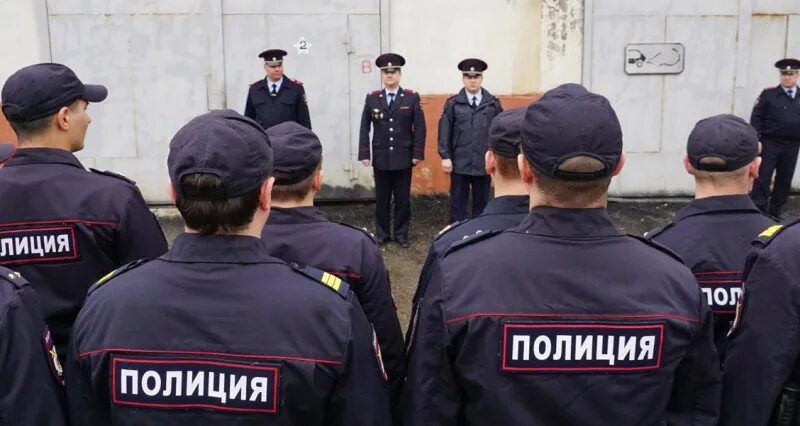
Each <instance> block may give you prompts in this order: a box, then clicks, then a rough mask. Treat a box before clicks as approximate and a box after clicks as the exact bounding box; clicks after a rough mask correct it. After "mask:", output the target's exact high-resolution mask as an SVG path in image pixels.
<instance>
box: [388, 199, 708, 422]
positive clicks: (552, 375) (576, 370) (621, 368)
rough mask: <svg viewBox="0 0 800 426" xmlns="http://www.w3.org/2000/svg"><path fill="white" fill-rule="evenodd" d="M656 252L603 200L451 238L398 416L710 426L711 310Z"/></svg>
mask: <svg viewBox="0 0 800 426" xmlns="http://www.w3.org/2000/svg"><path fill="white" fill-rule="evenodd" d="M481 236H484V237H483V238H482V237H481ZM662 250H664V249H662V248H657V247H654V246H651V245H650V244H648V243H645V242H643V241H640V240H638V239H635V238H632V237H628V236H625V235H622V234H620V233H619V232H618V231H617V229H616V228H615V227H614V225H613V224H612V222H611V220H610V218H609V216H608V214H607V212H606V210H605V209H583V210H581V209H574V210H573V209H554V208H546V207H537V208H534V209H533V210H532V211H531V214H530V216H529V217H528V218H526V219H525V220H524V221H523V222H522V223H521V224H520V225H519V226H518V227H516V228H512V229H509V230H507V231H505V232H502V233H499V234H493V233H482V234H479V235H478V236H476V237H472V238H470V239H468V240H466V241H465V242H462V243H458V244H455V245H454V246H453V247H452V248H451V249H450V251H449V252H448V254H446V255H445V256H444V258H443V259H442V260H441V262H439V263H437V264H435V265H434V266H433V270H432V273H431V283H430V286H429V287H428V289H427V292H426V294H425V298H424V300H423V302H422V307H421V309H420V314H419V320H418V326H417V327H418V329H417V332H416V335H415V337H414V345H415V349H414V351H413V352H412V353H411V356H410V357H409V363H408V379H407V381H406V385H405V387H404V392H403V409H402V411H403V422H404V424H406V425H429V426H430V425H452V424H459V425H486V424H503V425H506V424H507V425H554V426H555V425H663V424H682V425H689V424H691V425H715V424H716V422H717V416H718V411H719V404H720V394H721V391H722V390H721V383H720V371H719V363H718V360H717V356H716V351H715V348H714V342H713V330H712V322H711V312H710V310H709V309H708V307H707V306H706V305H705V304H704V303H703V299H702V294H701V292H700V289H699V288H698V287H697V284H696V283H695V281H694V278H693V276H692V274H691V272H690V271H689V270H688V268H686V266H685V265H683V264H681V262H680V261H679V260H677V258H675V257H673V255H670V254H667V253H666V252H664V251H662Z"/></svg>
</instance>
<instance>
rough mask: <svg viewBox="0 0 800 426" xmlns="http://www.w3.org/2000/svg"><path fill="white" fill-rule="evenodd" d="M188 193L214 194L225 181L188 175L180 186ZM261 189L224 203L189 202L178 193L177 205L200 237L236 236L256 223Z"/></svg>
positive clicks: (218, 201)
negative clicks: (216, 235) (251, 223)
mask: <svg viewBox="0 0 800 426" xmlns="http://www.w3.org/2000/svg"><path fill="white" fill-rule="evenodd" d="M180 185H181V187H182V188H183V190H184V191H188V192H191V193H201V194H202V193H214V192H215V191H218V190H219V189H220V188H221V187H222V180H221V179H220V178H219V177H218V176H217V175H213V174H210V173H193V174H189V175H186V176H184V177H183V178H182V179H181V183H180ZM260 192H261V189H260V188H259V189H256V190H254V191H251V192H248V193H246V194H244V195H242V196H240V197H235V198H227V199H222V200H187V199H185V198H183V197H182V196H180V195H177V194H176V197H175V205H176V206H177V207H178V211H180V212H181V216H183V220H184V221H185V222H186V226H188V227H189V228H191V229H193V230H195V231H197V232H198V233H200V234H204V235H209V234H217V233H228V234H231V233H234V232H237V231H240V230H242V229H243V228H245V227H246V226H247V225H249V224H250V222H252V221H253V215H254V214H255V212H256V208H257V207H258V197H259V194H260Z"/></svg>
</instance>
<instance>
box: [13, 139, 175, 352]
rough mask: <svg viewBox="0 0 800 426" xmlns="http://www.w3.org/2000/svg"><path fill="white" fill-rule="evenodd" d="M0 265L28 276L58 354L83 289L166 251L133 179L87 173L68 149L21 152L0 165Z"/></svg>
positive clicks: (84, 293)
mask: <svg viewBox="0 0 800 426" xmlns="http://www.w3.org/2000/svg"><path fill="white" fill-rule="evenodd" d="M0 200H3V207H2V208H0V265H2V266H5V267H7V268H10V269H13V270H15V271H19V272H20V273H22V275H23V276H25V277H26V278H27V279H28V280H30V282H31V284H32V285H33V287H34V289H36V294H37V295H38V297H39V301H40V302H41V305H42V310H43V311H44V315H45V321H46V322H47V324H48V325H49V326H50V330H51V331H52V332H53V339H54V340H55V342H56V346H57V347H58V350H59V355H60V356H62V359H63V354H64V352H65V351H66V349H67V343H68V340H69V332H70V328H71V327H72V323H73V321H74V320H75V316H76V315H77V314H78V309H80V306H81V303H83V299H84V297H86V290H87V289H88V288H89V286H90V285H91V284H92V283H93V282H95V281H97V280H98V279H99V278H100V277H102V276H103V275H105V274H107V273H109V272H111V271H113V270H114V269H116V268H118V267H119V266H121V265H124V264H126V263H128V262H131V261H133V260H136V259H141V258H154V257H158V256H160V255H162V254H163V253H164V252H166V251H167V242H166V240H165V239H164V234H163V233H162V232H161V228H160V227H159V225H158V222H157V221H156V218H155V216H153V214H152V213H151V212H150V210H149V209H148V207H147V204H145V201H144V199H143V198H142V195H141V193H140V192H139V189H138V188H136V185H134V184H133V182H132V181H130V180H128V179H126V178H124V177H122V176H119V175H115V174H113V173H109V172H98V171H92V172H89V171H87V170H85V169H84V168H83V166H82V165H81V163H80V161H78V159H77V158H75V156H74V155H72V154H71V153H69V152H67V151H63V150H60V149H51V148H26V149H18V150H17V152H16V154H15V155H14V157H13V158H12V159H11V160H10V161H9V162H8V163H6V165H5V167H3V168H2V169H0Z"/></svg>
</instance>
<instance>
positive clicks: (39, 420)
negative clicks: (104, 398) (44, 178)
mask: <svg viewBox="0 0 800 426" xmlns="http://www.w3.org/2000/svg"><path fill="white" fill-rule="evenodd" d="M13 153H14V146H13V145H9V144H0V164H2V163H3V162H5V161H6V160H7V159H8V158H9V157H10V156H11V155H12V154H13ZM48 367H49V368H48ZM63 386H64V381H63V378H62V375H61V364H60V363H59V361H58V357H57V356H56V350H55V346H54V345H53V339H52V336H51V334H50V330H49V329H48V328H47V325H46V324H45V323H44V315H43V314H42V310H41V308H40V307H39V301H38V300H37V299H36V295H35V294H34V292H33V289H32V288H31V286H30V285H29V284H28V281H26V280H25V278H23V277H22V276H21V275H20V274H19V273H18V272H14V271H12V270H10V269H6V268H3V267H2V266H0V425H3V426H5V425H8V426H12V425H44V426H50V425H52V426H60V425H65V424H66V420H65V418H64V407H63V398H64V395H63V392H64V389H63Z"/></svg>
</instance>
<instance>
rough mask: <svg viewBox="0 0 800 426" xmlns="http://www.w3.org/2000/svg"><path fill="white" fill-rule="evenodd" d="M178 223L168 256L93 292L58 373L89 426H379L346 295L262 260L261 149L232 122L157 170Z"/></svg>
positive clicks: (77, 419)
mask: <svg viewBox="0 0 800 426" xmlns="http://www.w3.org/2000/svg"><path fill="white" fill-rule="evenodd" d="M168 167H169V171H170V178H171V181H172V182H173V187H172V188H173V191H174V193H175V198H176V205H177V206H178V209H179V211H180V212H181V214H182V216H183V217H184V220H185V221H186V224H187V230H188V231H189V232H187V233H186V234H183V235H181V236H179V237H178V238H177V239H176V241H175V243H174V245H173V247H172V248H171V250H170V251H169V252H168V253H167V254H165V255H164V256H162V257H160V258H158V259H156V260H153V261H151V262H148V263H144V264H140V263H134V264H130V265H127V266H126V267H123V268H122V269H120V270H118V271H116V272H115V273H114V274H113V275H112V276H110V277H108V278H104V279H103V280H101V281H100V282H98V283H97V284H96V285H95V286H94V287H93V288H92V289H91V290H90V293H89V296H88V297H87V301H86V304H85V306H84V308H83V309H82V311H81V313H80V315H79V317H78V320H77V321H76V325H75V329H74V334H73V341H72V343H71V345H70V353H69V358H68V363H67V369H66V370H67V371H66V376H67V396H68V401H69V404H70V412H71V418H72V420H73V422H74V423H75V424H77V425H90V424H107V423H113V424H170V425H204V424H253V425H255V424H275V425H323V424H325V425H345V424H347V425H350V424H353V425H378V424H388V420H387V417H388V400H387V398H386V396H385V392H384V382H383V379H382V377H381V371H380V369H379V367H378V365H377V359H376V354H375V351H374V350H373V348H372V341H373V334H372V332H371V330H370V328H369V325H368V323H367V321H366V319H365V318H364V315H363V313H362V312H361V309H360V307H359V305H358V303H357V301H356V300H355V298H354V296H353V295H352V294H351V293H350V291H349V289H348V286H347V284H345V283H343V282H342V281H341V280H339V279H338V278H336V277H333V276H331V275H329V274H327V273H322V272H321V271H319V270H316V269H311V268H300V267H299V266H298V267H296V268H294V269H293V268H292V267H290V266H289V265H287V264H286V263H284V262H283V261H280V260H278V259H276V258H273V257H271V256H269V255H268V253H267V251H266V248H265V247H264V245H263V244H262V242H261V240H260V239H259V238H258V236H259V235H260V233H261V229H262V227H263V225H264V223H265V221H266V218H267V216H268V214H269V207H270V190H271V187H272V182H273V179H272V178H270V177H269V176H270V174H271V169H272V150H271V148H270V147H269V139H268V138H267V136H266V135H265V134H264V132H263V130H262V129H261V127H260V126H258V125H257V124H256V123H255V122H254V121H252V120H250V119H247V118H244V117H242V116H240V115H238V114H236V113H235V112H233V111H215V112H212V113H209V114H206V115H203V116H200V117H198V118H196V119H194V120H192V121H191V122H190V123H189V124H187V125H186V126H184V127H183V128H182V129H181V130H180V131H179V132H178V133H177V134H176V136H175V138H174V139H173V141H172V143H171V145H170V157H169V159H168Z"/></svg>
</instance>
